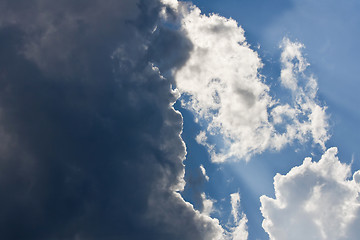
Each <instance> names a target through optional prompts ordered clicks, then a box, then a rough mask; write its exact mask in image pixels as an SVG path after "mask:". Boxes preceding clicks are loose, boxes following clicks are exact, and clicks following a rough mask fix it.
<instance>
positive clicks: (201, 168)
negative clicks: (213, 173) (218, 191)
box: [200, 164, 210, 182]
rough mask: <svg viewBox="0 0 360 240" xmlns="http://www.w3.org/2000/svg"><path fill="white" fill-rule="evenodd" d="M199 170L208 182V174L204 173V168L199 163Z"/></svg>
mask: <svg viewBox="0 0 360 240" xmlns="http://www.w3.org/2000/svg"><path fill="white" fill-rule="evenodd" d="M200 170H201V173H202V175H203V176H204V178H205V180H206V181H207V182H208V181H209V180H210V178H209V176H208V175H207V174H206V170H205V168H204V166H203V165H202V164H201V165H200Z"/></svg>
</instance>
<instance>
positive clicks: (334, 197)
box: [260, 148, 360, 240]
mask: <svg viewBox="0 0 360 240" xmlns="http://www.w3.org/2000/svg"><path fill="white" fill-rule="evenodd" d="M336 155H337V148H330V149H329V150H327V151H326V152H325V153H324V155H323V156H322V157H321V159H320V161H319V162H312V161H311V158H306V159H305V160H304V162H303V164H302V165H301V166H298V167H294V168H293V169H291V171H290V172H289V173H288V174H286V175H280V174H277V175H276V176H275V178H274V187H275V196H276V198H275V199H272V198H269V197H267V196H262V197H261V198H260V201H261V211H262V214H263V216H264V218H265V220H264V221H263V228H264V229H265V231H266V232H267V233H268V234H269V235H270V239H276V240H282V239H286V240H293V239H294V240H295V239H299V240H300V239H301V240H302V239H317V240H321V239H354V240H355V239H359V235H360V230H359V223H360V202H359V200H360V199H359V193H360V192H359V190H360V177H359V176H360V171H357V172H356V173H355V174H354V176H353V178H352V179H349V177H350V173H351V171H350V166H349V165H346V164H342V163H341V162H340V161H339V159H338V157H337V156H336Z"/></svg>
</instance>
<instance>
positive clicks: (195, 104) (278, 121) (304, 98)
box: [175, 4, 328, 162]
mask: <svg viewBox="0 0 360 240" xmlns="http://www.w3.org/2000/svg"><path fill="white" fill-rule="evenodd" d="M177 11H178V12H179V13H180V15H182V16H183V17H182V18H181V26H182V29H183V31H184V32H185V34H186V36H187V37H188V39H189V40H190V41H191V43H192V45H193V48H192V50H191V51H190V56H189V59H188V60H187V61H186V63H185V64H184V65H183V66H182V67H181V68H177V69H176V71H175V80H176V87H177V88H178V89H179V90H180V92H181V93H182V94H183V95H185V96H187V97H185V98H184V99H183V101H182V104H183V106H184V107H186V108H188V109H190V110H191V111H193V112H194V114H195V115H196V117H197V119H198V121H199V123H200V124H201V125H202V126H203V127H204V131H201V132H200V135H199V136H198V137H197V141H198V142H199V143H201V144H203V145H204V146H206V147H207V149H208V150H209V152H210V154H211V158H212V160H213V161H214V162H223V161H225V160H229V159H239V158H244V159H249V158H250V157H251V156H252V155H253V154H257V153H261V152H263V151H264V150H266V149H281V148H282V147H283V146H284V145H286V144H288V143H291V142H293V141H294V140H299V141H305V140H307V139H308V138H309V136H311V137H312V138H313V139H314V142H315V143H318V144H320V145H321V146H322V147H324V143H325V141H326V140H327V139H328V137H327V134H326V130H325V128H326V127H327V121H326V114H325V109H324V108H323V107H321V106H319V105H318V104H317V102H316V91H317V89H316V80H315V79H314V78H313V77H309V78H307V77H304V78H305V81H306V82H307V84H306V86H305V88H302V87H301V86H298V84H297V81H298V78H299V75H301V76H303V75H304V71H305V69H306V66H307V65H308V64H307V62H306V61H305V59H304V58H303V57H302V54H301V51H300V50H301V47H299V44H298V43H292V42H290V41H289V40H284V42H283V54H282V59H281V61H282V64H283V69H282V72H281V81H280V82H281V83H282V84H283V85H284V87H286V88H290V90H291V92H292V94H293V99H294V101H293V102H291V103H288V104H281V103H280V101H279V100H276V99H273V98H272V97H271V96H270V88H269V87H268V85H267V84H266V83H265V81H264V80H265V79H264V78H263V77H262V76H260V74H259V70H260V69H261V67H262V66H263V64H262V63H261V59H260V58H259V56H258V54H257V53H256V52H255V51H253V50H252V49H251V48H250V45H249V44H248V43H247V42H246V39H245V36H244V30H243V29H242V28H241V27H240V26H238V24H237V22H236V21H235V20H233V19H227V18H224V17H221V16H219V15H217V14H211V15H209V16H206V15H204V14H201V12H200V10H199V9H198V8H197V7H195V6H193V5H189V4H180V5H178V6H177ZM294 61H297V63H293V62H294ZM304 76H305V75H304ZM279 125H281V127H282V128H283V129H285V131H283V132H282V131H279V130H277V129H279Z"/></svg>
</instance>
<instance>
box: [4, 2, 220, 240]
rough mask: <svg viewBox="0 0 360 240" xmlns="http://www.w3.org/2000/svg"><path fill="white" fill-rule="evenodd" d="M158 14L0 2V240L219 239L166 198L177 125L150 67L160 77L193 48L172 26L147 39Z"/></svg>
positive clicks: (147, 8) (211, 227)
mask: <svg viewBox="0 0 360 240" xmlns="http://www.w3.org/2000/svg"><path fill="white" fill-rule="evenodd" d="M160 7H161V5H160V4H159V3H158V2H157V1H134V0H122V1H116V0H107V1H100V0H91V1H82V0H81V1H68V0H66V1H47V0H31V1H30V0H26V1H25V0H0V43H1V44H0V195H1V198H0V238H1V239H54V240H58V239H59V240H60V239H61V240H62V239H87V240H92V239H94V240H95V239H102V240H107V239H212V238H214V237H215V235H216V234H218V233H219V231H221V228H220V227H219V226H218V225H217V222H216V221H215V220H212V219H210V218H209V217H206V216H203V215H201V214H199V213H198V212H196V211H194V210H193V209H192V208H191V206H189V204H186V203H185V202H184V201H183V200H182V199H181V198H180V197H179V196H178V195H177V194H176V193H175V192H174V190H176V189H179V187H176V186H177V185H179V184H180V183H181V180H182V177H183V171H184V166H183V164H182V160H183V158H184V156H185V146H184V144H183V142H182V139H181V138H180V136H179V134H180V132H181V130H182V117H181V115H180V114H179V113H177V112H175V111H174V110H173V109H172V107H171V104H172V103H173V102H174V101H175V100H176V96H174V94H173V93H172V92H171V90H170V85H171V81H170V80H166V79H164V78H162V77H161V76H160V75H159V72H158V71H157V68H155V67H154V66H153V65H152V64H151V62H154V63H155V64H156V65H158V66H159V68H160V70H161V69H162V68H163V69H164V72H167V71H168V70H169V69H171V68H172V67H175V66H179V65H181V64H183V63H184V62H185V61H186V59H187V56H188V50H189V49H190V48H191V44H189V41H188V40H187V39H186V38H185V37H184V36H183V35H182V34H180V33H179V32H177V31H176V30H174V29H173V28H171V27H169V28H166V27H161V28H158V30H156V31H155V32H154V33H153V30H154V28H155V26H156V24H158V23H159V10H160ZM116 49H117V50H116ZM174 49H175V50H174ZM180 49H181V50H180ZM115 50H116V51H115Z"/></svg>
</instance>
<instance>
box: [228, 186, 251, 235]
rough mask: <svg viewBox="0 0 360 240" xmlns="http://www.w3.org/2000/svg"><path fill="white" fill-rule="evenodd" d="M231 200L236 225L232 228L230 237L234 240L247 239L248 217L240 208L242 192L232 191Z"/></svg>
mask: <svg viewBox="0 0 360 240" xmlns="http://www.w3.org/2000/svg"><path fill="white" fill-rule="evenodd" d="M230 199H231V200H230V201H231V214H232V216H233V218H234V224H235V227H233V228H232V229H231V232H230V238H231V239H233V240H246V239H248V235H249V233H248V231H247V225H246V224H247V221H248V220H247V217H246V215H245V214H244V213H243V212H239V210H240V194H239V193H238V192H237V193H232V194H230Z"/></svg>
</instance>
